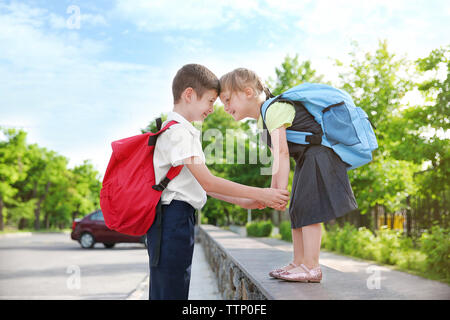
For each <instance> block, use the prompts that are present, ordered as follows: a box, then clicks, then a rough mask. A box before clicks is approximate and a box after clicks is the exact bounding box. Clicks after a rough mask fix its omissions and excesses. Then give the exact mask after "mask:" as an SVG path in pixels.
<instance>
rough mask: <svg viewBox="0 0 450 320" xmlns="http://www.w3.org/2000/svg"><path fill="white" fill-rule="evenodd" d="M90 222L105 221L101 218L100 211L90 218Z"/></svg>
mask: <svg viewBox="0 0 450 320" xmlns="http://www.w3.org/2000/svg"><path fill="white" fill-rule="evenodd" d="M91 220H94V221H105V220H104V218H103V213H102V212H101V211H98V212H96V213H94V214H93V215H92V216H91Z"/></svg>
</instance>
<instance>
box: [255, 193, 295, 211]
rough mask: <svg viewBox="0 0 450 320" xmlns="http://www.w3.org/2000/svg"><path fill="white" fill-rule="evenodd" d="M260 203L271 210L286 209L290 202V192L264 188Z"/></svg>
mask: <svg viewBox="0 0 450 320" xmlns="http://www.w3.org/2000/svg"><path fill="white" fill-rule="evenodd" d="M260 196H261V197H260V199H259V200H260V201H262V202H263V203H264V204H265V205H266V206H268V207H271V208H274V209H275V208H279V207H281V208H283V207H286V205H287V202H288V201H289V191H287V190H285V189H274V188H264V189H262V190H261V192H260Z"/></svg>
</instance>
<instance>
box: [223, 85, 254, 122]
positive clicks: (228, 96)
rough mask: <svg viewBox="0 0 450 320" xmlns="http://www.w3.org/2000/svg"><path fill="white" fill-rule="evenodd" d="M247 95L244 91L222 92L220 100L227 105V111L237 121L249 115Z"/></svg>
mask: <svg viewBox="0 0 450 320" xmlns="http://www.w3.org/2000/svg"><path fill="white" fill-rule="evenodd" d="M247 100H248V99H247V97H246V95H245V93H244V92H241V91H238V92H233V93H232V92H230V91H224V92H221V93H220V101H222V103H223V105H224V106H225V112H227V113H228V114H230V115H231V116H232V117H233V119H234V120H235V121H240V120H242V119H244V118H246V117H247V115H246V112H245V110H246V105H247V102H248V101H247Z"/></svg>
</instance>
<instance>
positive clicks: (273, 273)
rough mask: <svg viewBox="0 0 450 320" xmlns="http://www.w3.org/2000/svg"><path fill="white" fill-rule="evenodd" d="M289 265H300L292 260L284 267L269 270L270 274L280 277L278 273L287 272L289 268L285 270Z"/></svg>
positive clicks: (273, 276) (295, 266)
mask: <svg viewBox="0 0 450 320" xmlns="http://www.w3.org/2000/svg"><path fill="white" fill-rule="evenodd" d="M289 266H292V267H294V268H297V267H298V265H296V264H295V263H293V262H291V263H289V264H288V265H287V266H284V267H282V268H278V269H274V270H272V271H270V272H269V276H271V277H272V278H278V275H279V274H280V273H283V272H287V270H285V269H284V268H286V267H289Z"/></svg>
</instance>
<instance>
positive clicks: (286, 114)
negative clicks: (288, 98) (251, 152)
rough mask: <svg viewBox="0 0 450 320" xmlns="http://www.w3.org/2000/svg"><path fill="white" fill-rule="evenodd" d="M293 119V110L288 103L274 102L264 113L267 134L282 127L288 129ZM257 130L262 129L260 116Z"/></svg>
mask: <svg viewBox="0 0 450 320" xmlns="http://www.w3.org/2000/svg"><path fill="white" fill-rule="evenodd" d="M294 117H295V108H294V106H293V105H292V104H290V103H284V102H275V103H274V104H272V105H271V106H270V107H269V108H268V109H267V112H266V126H267V129H268V130H269V134H270V133H272V131H273V130H275V129H278V128H280V127H282V126H284V127H285V128H288V127H290V126H291V125H292V121H294ZM258 129H263V122H262V115H261V116H260V117H259V119H258Z"/></svg>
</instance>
